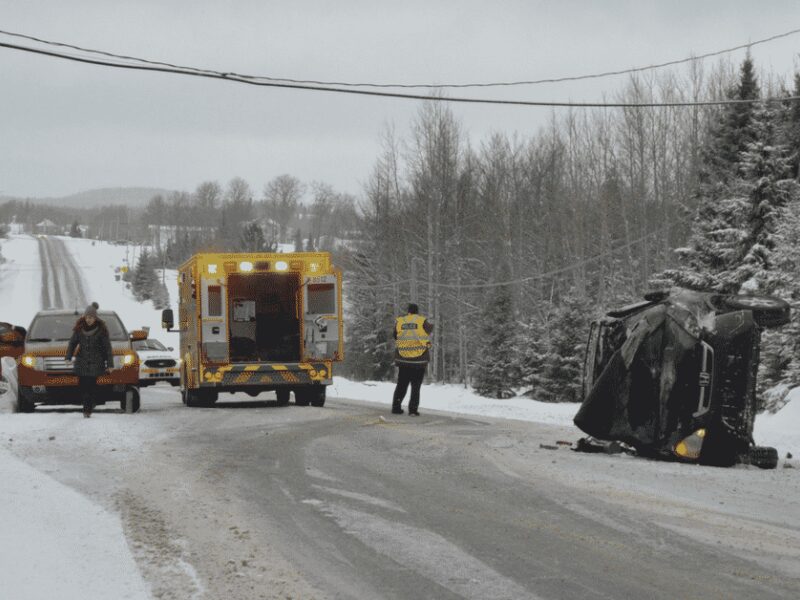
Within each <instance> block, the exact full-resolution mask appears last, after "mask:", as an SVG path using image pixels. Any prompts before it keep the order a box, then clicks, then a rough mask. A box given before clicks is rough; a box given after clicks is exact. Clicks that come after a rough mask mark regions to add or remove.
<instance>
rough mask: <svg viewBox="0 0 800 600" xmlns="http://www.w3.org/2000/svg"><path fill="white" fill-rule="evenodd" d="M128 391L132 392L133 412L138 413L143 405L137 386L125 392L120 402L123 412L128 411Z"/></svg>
mask: <svg viewBox="0 0 800 600" xmlns="http://www.w3.org/2000/svg"><path fill="white" fill-rule="evenodd" d="M128 392H130V393H131V412H132V413H137V412H139V408H140V407H141V397H140V396H139V390H138V389H137V388H133V389H130V390H128V391H126V392H125V393H124V394H123V396H122V400H120V402H119V407H120V408H121V409H122V412H128V411H127V408H128Z"/></svg>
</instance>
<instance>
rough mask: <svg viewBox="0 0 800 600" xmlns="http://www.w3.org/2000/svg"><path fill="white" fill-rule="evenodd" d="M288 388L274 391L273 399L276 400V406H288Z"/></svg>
mask: <svg viewBox="0 0 800 600" xmlns="http://www.w3.org/2000/svg"><path fill="white" fill-rule="evenodd" d="M289 393H290V392H289V388H279V389H277V390H275V398H277V400H278V406H288V405H289Z"/></svg>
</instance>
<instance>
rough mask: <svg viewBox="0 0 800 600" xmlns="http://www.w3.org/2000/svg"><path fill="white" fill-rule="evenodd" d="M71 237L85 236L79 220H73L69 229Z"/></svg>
mask: <svg viewBox="0 0 800 600" xmlns="http://www.w3.org/2000/svg"><path fill="white" fill-rule="evenodd" d="M69 237H73V238H79V237H83V234H82V233H81V228H80V225H79V224H78V221H77V220H76V221H73V222H72V227H70V229H69Z"/></svg>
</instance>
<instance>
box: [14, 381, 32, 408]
mask: <svg viewBox="0 0 800 600" xmlns="http://www.w3.org/2000/svg"><path fill="white" fill-rule="evenodd" d="M32 394H33V390H31V388H29V387H28V386H22V385H21V386H19V391H18V394H17V412H21V413H32V412H33V411H34V409H35V408H36V404H34V402H33V400H31V399H30V396H31V395H32Z"/></svg>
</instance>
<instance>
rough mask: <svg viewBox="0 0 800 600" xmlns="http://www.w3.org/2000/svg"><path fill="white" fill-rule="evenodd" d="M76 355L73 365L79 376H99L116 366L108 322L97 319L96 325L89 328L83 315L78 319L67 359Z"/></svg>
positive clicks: (68, 348) (70, 341) (68, 347)
mask: <svg viewBox="0 0 800 600" xmlns="http://www.w3.org/2000/svg"><path fill="white" fill-rule="evenodd" d="M73 355H74V356H75V365H74V367H73V370H74V373H75V375H78V376H79V377H97V376H99V375H103V374H104V373H105V372H106V368H108V369H112V368H114V353H113V351H112V350H111V339H110V338H109V335H108V328H107V327H106V324H105V323H103V321H101V320H100V319H97V321H96V322H95V326H94V327H92V328H91V329H87V326H86V321H85V320H84V318H83V317H81V318H80V319H78V322H77V323H76V324H75V329H74V330H73V332H72V337H71V338H70V340H69V345H68V346H67V355H66V359H67V360H71V359H72V356H73Z"/></svg>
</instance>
